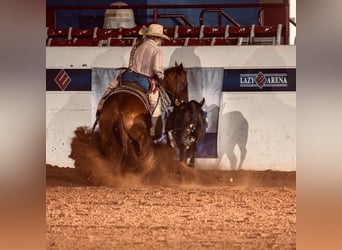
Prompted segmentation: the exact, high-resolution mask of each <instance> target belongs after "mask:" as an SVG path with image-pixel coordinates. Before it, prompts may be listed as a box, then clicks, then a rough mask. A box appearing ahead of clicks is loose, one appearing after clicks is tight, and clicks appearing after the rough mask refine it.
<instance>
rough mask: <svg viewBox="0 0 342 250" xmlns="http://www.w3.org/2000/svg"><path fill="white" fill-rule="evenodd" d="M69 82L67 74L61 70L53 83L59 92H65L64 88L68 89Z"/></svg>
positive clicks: (69, 78)
mask: <svg viewBox="0 0 342 250" xmlns="http://www.w3.org/2000/svg"><path fill="white" fill-rule="evenodd" d="M70 82H71V77H70V76H69V75H68V73H67V72H66V71H65V70H64V69H61V70H60V71H59V72H58V74H57V76H56V77H55V83H56V84H57V85H58V87H59V88H60V89H61V90H65V89H66V87H68V85H69V83H70Z"/></svg>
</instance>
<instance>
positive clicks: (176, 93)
mask: <svg viewBox="0 0 342 250" xmlns="http://www.w3.org/2000/svg"><path fill="white" fill-rule="evenodd" d="M164 75H165V77H164V80H163V81H162V82H161V85H162V86H163V87H164V88H165V89H166V91H167V93H168V94H169V96H170V99H171V101H172V102H173V103H174V102H175V101H179V102H183V101H185V102H187V101H188V81H187V71H186V69H185V68H184V67H183V64H182V63H181V64H179V65H178V64H177V62H176V63H175V66H174V67H171V68H168V69H166V70H165V72H164Z"/></svg>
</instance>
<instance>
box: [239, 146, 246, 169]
mask: <svg viewBox="0 0 342 250" xmlns="http://www.w3.org/2000/svg"><path fill="white" fill-rule="evenodd" d="M239 148H240V163H239V166H238V169H241V167H242V164H243V162H244V160H245V159H246V154H247V148H246V145H240V144H239Z"/></svg>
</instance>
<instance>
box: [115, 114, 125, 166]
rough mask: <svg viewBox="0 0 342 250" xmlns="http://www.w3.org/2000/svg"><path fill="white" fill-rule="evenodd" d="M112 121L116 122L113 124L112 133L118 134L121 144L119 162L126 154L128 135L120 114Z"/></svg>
mask: <svg viewBox="0 0 342 250" xmlns="http://www.w3.org/2000/svg"><path fill="white" fill-rule="evenodd" d="M114 120H115V121H116V122H115V123H114V124H113V130H114V132H118V134H119V137H120V140H121V144H122V155H121V160H122V157H124V156H125V155H127V153H128V143H129V135H128V132H127V129H126V127H125V124H124V119H123V117H122V113H121V112H119V113H118V117H117V118H114Z"/></svg>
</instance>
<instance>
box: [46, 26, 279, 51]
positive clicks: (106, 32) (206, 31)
mask: <svg viewBox="0 0 342 250" xmlns="http://www.w3.org/2000/svg"><path fill="white" fill-rule="evenodd" d="M140 28H141V26H136V27H133V28H115V29H105V28H97V27H96V28H90V29H80V28H72V27H70V28H67V29H55V28H47V31H46V32H47V33H46V34H47V35H46V46H132V45H133V44H135V42H136V40H137V39H139V38H140V35H139V29H140ZM164 33H165V34H166V35H168V36H169V37H170V38H171V40H170V41H169V40H165V39H164V40H163V42H162V46H216V45H221V46H224V45H279V44H282V42H283V38H284V35H285V34H284V30H283V29H282V25H281V24H279V25H277V26H261V25H251V26H243V27H240V26H229V25H226V26H222V27H206V26H204V25H201V26H199V27H185V26H179V25H177V26H175V27H167V28H164Z"/></svg>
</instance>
